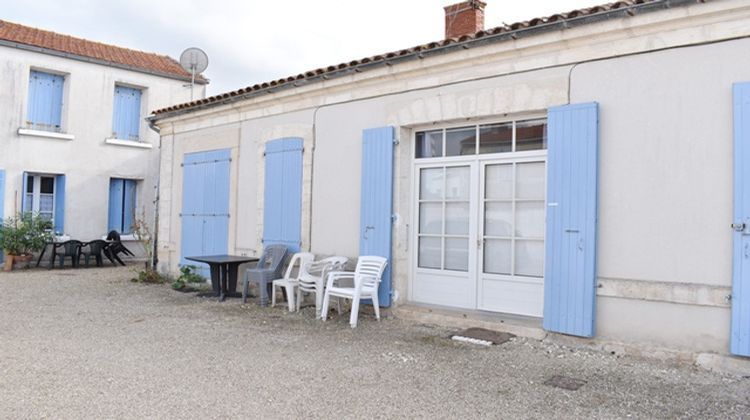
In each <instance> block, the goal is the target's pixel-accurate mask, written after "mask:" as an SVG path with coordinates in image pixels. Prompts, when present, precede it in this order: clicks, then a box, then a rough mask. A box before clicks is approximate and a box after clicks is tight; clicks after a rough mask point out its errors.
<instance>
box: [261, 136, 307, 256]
mask: <svg viewBox="0 0 750 420" xmlns="http://www.w3.org/2000/svg"><path fill="white" fill-rule="evenodd" d="M302 151H303V141H302V139H301V138H297V137H292V138H284V139H278V140H272V141H269V142H268V143H266V150H265V182H264V191H263V245H264V246H265V245H271V244H282V245H286V246H287V248H288V249H289V252H298V251H299V250H300V246H301V241H302V236H301V235H302Z"/></svg>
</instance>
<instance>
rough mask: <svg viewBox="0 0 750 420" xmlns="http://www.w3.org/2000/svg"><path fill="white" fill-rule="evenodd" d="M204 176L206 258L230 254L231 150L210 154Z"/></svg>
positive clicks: (204, 250)
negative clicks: (207, 256)
mask: <svg viewBox="0 0 750 420" xmlns="http://www.w3.org/2000/svg"><path fill="white" fill-rule="evenodd" d="M206 157H207V159H208V160H209V161H210V162H209V163H207V164H204V165H201V166H202V172H203V197H204V198H203V203H202V204H203V214H204V216H203V244H204V245H203V255H220V254H226V253H227V252H228V248H229V171H230V163H231V151H230V150H229V149H225V150H218V151H211V152H207V155H206Z"/></svg>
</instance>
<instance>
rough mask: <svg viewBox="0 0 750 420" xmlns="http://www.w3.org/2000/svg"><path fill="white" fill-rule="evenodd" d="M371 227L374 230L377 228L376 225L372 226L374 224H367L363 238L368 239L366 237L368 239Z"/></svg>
mask: <svg viewBox="0 0 750 420" xmlns="http://www.w3.org/2000/svg"><path fill="white" fill-rule="evenodd" d="M370 229H372V230H375V226H372V225H367V226H365V233H364V234H363V235H362V237H363V238H364V239H365V240H366V239H368V238H367V232H368V231H369V230H370Z"/></svg>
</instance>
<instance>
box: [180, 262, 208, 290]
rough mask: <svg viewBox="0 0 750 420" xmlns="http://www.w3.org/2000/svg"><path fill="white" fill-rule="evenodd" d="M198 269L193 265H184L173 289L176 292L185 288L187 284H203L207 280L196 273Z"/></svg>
mask: <svg viewBox="0 0 750 420" xmlns="http://www.w3.org/2000/svg"><path fill="white" fill-rule="evenodd" d="M196 269H197V267H195V266H193V265H183V266H182V267H180V277H177V279H175V281H174V282H172V288H173V289H174V290H180V289H182V288H184V287H185V285H186V284H187V283H203V282H205V279H204V278H203V276H201V275H200V274H198V273H196V272H195V270H196Z"/></svg>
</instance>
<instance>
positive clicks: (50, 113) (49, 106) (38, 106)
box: [26, 70, 65, 131]
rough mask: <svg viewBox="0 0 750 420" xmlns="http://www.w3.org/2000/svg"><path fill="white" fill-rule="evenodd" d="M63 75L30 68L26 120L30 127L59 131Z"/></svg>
mask: <svg viewBox="0 0 750 420" xmlns="http://www.w3.org/2000/svg"><path fill="white" fill-rule="evenodd" d="M64 80H65V79H64V77H63V76H59V75H56V74H49V73H44V72H40V71H35V70H32V71H31V73H30V75H29V98H28V104H27V110H26V114H27V115H26V120H27V122H28V123H29V125H30V126H31V127H32V128H36V129H41V130H49V131H59V130H60V123H61V115H62V97H63V82H64Z"/></svg>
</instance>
